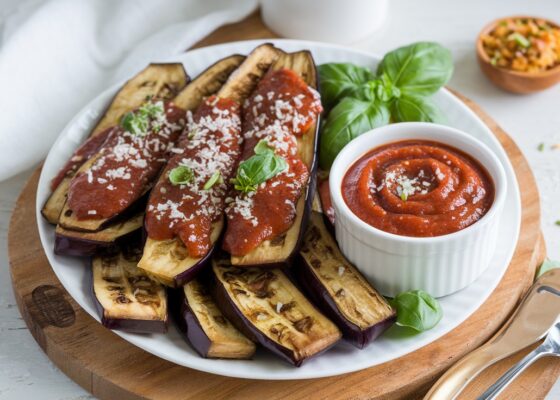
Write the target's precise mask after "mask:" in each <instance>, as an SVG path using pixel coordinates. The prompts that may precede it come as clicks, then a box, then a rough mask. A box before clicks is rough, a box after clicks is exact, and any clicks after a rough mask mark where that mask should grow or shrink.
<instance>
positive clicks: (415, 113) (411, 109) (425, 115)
mask: <svg viewBox="0 0 560 400" xmlns="http://www.w3.org/2000/svg"><path fill="white" fill-rule="evenodd" d="M391 115H392V117H393V119H394V120H395V121H397V122H409V121H416V122H435V123H445V121H446V118H445V116H444V115H443V114H442V113H441V112H440V110H439V108H438V107H437V106H436V105H435V104H434V103H433V101H432V100H430V99H429V98H426V97H422V96H413V95H410V94H407V95H403V96H401V97H400V98H398V99H396V100H395V101H394V102H393V105H392V106H391Z"/></svg>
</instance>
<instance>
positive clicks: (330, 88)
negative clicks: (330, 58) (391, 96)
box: [318, 63, 374, 110]
mask: <svg viewBox="0 0 560 400" xmlns="http://www.w3.org/2000/svg"><path fill="white" fill-rule="evenodd" d="M318 71H319V85H320V88H321V101H322V103H323V107H325V110H330V109H331V108H332V107H334V106H335V105H336V103H338V101H340V100H341V99H342V98H343V97H346V96H351V95H355V94H356V93H357V92H358V91H359V90H360V89H361V87H362V86H363V85H364V84H366V83H367V82H368V81H370V80H372V79H373V78H374V75H373V73H372V72H371V71H370V70H369V69H368V68H363V67H359V66H357V65H354V64H348V63H330V64H322V65H319V67H318Z"/></svg>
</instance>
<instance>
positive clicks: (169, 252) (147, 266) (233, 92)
mask: <svg viewBox="0 0 560 400" xmlns="http://www.w3.org/2000/svg"><path fill="white" fill-rule="evenodd" d="M279 53H280V52H279V51H278V50H277V49H276V48H274V46H272V45H270V44H264V45H261V46H259V47H257V48H256V49H255V50H253V51H252V52H251V53H250V54H249V55H248V56H247V57H246V58H245V59H244V60H243V62H242V63H241V65H239V67H238V68H237V69H236V70H235V71H234V72H232V73H231V75H230V77H229V78H228V79H227V81H226V82H225V84H224V85H223V86H222V87H221V89H220V90H219V91H218V92H217V96H218V97H222V98H231V99H234V100H235V101H237V102H238V103H241V102H243V100H244V99H245V98H246V97H247V96H248V95H249V93H251V92H252V91H253V89H254V88H255V86H256V84H257V82H258V80H259V79H260V78H261V77H262V76H263V75H264V74H265V73H266V71H267V70H268V68H269V67H270V65H271V64H272V63H273V62H274V60H276V58H277V57H278V56H279ZM235 57H238V56H235ZM198 79H199V78H197V79H196V80H195V81H194V82H196V81H197V80H198ZM194 82H193V83H194ZM189 87H192V84H191V85H189ZM189 87H187V90H188V89H189ZM179 105H181V104H179ZM197 105H198V104H197ZM222 230H223V222H221V221H220V222H219V223H214V224H213V229H212V233H211V238H212V242H213V243H215V242H216V241H217V240H218V238H219V237H220V236H221V233H222ZM215 247H216V246H213V247H212V248H211V249H210V251H209V252H208V253H207V254H206V255H205V256H203V257H196V258H195V257H189V256H188V253H187V251H186V248H185V246H184V244H183V243H182V242H181V240H180V239H179V238H177V237H176V238H174V239H170V240H152V239H148V240H147V242H146V246H145V248H144V255H143V256H142V259H141V260H140V263H139V267H140V268H142V269H143V270H144V271H146V273H148V274H150V275H151V276H153V277H154V278H155V279H158V280H159V281H160V282H162V283H164V284H165V285H168V286H172V287H177V286H181V285H183V284H184V283H186V282H187V281H189V280H190V279H192V278H194V276H195V275H196V274H197V273H198V271H199V270H200V269H201V268H202V267H204V265H205V264H206V263H207V261H208V260H209V259H210V257H211V255H212V253H213V251H214V248H215Z"/></svg>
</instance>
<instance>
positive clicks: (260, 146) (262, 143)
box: [253, 139, 274, 154]
mask: <svg viewBox="0 0 560 400" xmlns="http://www.w3.org/2000/svg"><path fill="white" fill-rule="evenodd" d="M253 151H254V152H255V154H264V153H266V152H269V151H271V152H273V153H274V148H272V147H270V146H269V144H268V142H267V141H266V140H264V139H262V140H259V142H258V143H257V145H256V146H255V148H254V149H253Z"/></svg>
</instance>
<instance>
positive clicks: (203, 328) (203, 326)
mask: <svg viewBox="0 0 560 400" xmlns="http://www.w3.org/2000/svg"><path fill="white" fill-rule="evenodd" d="M180 304H181V309H180V311H179V315H178V316H177V317H178V318H177V322H178V325H179V330H180V331H181V332H182V334H183V336H184V337H185V339H186V340H187V341H188V342H189V343H190V344H191V346H192V347H193V348H194V349H195V350H196V351H197V353H198V354H200V355H201V356H202V357H204V358H227V359H248V358H251V357H252V356H253V354H254V353H255V349H256V346H255V344H254V343H253V342H252V341H250V340H249V339H247V337H246V336H245V335H243V334H242V333H241V332H239V331H238V330H237V329H236V328H235V327H234V326H233V325H232V324H231V322H229V321H228V320H227V318H226V317H225V316H224V315H223V314H222V312H221V311H220V309H219V308H218V306H217V305H216V303H215V302H214V299H212V297H211V296H210V294H209V293H208V289H207V288H206V287H205V286H204V285H203V284H202V283H201V282H199V281H198V280H197V279H194V280H192V281H190V282H189V283H187V284H186V285H185V286H184V287H183V289H182V290H181V299H180Z"/></svg>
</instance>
